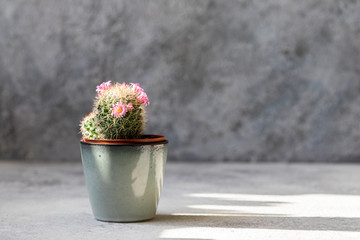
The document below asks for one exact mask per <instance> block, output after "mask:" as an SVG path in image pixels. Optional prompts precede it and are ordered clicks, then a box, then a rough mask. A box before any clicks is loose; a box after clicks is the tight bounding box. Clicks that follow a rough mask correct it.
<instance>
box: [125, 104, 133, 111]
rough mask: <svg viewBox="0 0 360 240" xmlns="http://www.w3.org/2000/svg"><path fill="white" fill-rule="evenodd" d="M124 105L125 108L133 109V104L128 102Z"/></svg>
mask: <svg viewBox="0 0 360 240" xmlns="http://www.w3.org/2000/svg"><path fill="white" fill-rule="evenodd" d="M125 107H126V109H127V110H132V109H134V107H133V105H132V104H131V103H130V104H125Z"/></svg>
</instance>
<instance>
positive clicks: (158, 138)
mask: <svg viewBox="0 0 360 240" xmlns="http://www.w3.org/2000/svg"><path fill="white" fill-rule="evenodd" d="M81 141H82V142H87V143H101V144H126V143H135V144H136V143H157V142H164V141H165V136H162V135H143V138H140V139H105V140H93V139H87V138H82V139H81Z"/></svg>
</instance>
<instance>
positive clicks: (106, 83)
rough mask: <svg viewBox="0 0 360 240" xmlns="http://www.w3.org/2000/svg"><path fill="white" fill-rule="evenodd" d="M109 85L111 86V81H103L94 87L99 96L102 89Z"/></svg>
mask: <svg viewBox="0 0 360 240" xmlns="http://www.w3.org/2000/svg"><path fill="white" fill-rule="evenodd" d="M110 86H111V81H107V82H103V83H102V84H100V85H99V86H97V87H96V92H97V93H98V95H99V96H100V95H101V92H102V91H104V90H105V89H108V88H110Z"/></svg>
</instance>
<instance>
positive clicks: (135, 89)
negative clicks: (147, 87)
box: [130, 83, 144, 94]
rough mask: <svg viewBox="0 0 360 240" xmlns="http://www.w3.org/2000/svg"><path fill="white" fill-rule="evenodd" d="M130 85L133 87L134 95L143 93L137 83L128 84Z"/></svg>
mask: <svg viewBox="0 0 360 240" xmlns="http://www.w3.org/2000/svg"><path fill="white" fill-rule="evenodd" d="M130 84H131V85H132V86H133V88H134V91H135V92H136V93H138V94H140V93H142V92H144V89H142V88H141V87H140V85H139V84H138V83H130Z"/></svg>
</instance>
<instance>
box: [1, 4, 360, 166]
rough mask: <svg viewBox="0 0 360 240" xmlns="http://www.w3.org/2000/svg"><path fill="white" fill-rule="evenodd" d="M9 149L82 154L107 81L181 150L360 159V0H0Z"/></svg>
mask: <svg viewBox="0 0 360 240" xmlns="http://www.w3.org/2000/svg"><path fill="white" fill-rule="evenodd" d="M0 6H1V7H0V33H1V34H0V53H1V54H0V126H1V131H0V158H2V159H35V160H39V159H40V160H44V161H50V159H51V160H53V161H59V160H69V161H71V160H72V159H77V158H78V151H79V150H78V139H79V136H78V135H77V132H78V124H79V121H80V119H81V118H82V116H84V115H85V114H87V113H88V112H89V111H90V108H91V105H92V98H93V97H94V94H95V87H96V85H98V84H99V83H101V82H102V81H105V80H113V81H127V82H139V83H140V84H141V85H142V86H143V87H144V88H145V90H147V93H148V95H149V98H150V101H151V105H150V107H149V109H148V110H149V111H148V113H149V124H148V131H147V132H148V133H154V134H164V135H166V136H167V137H168V139H169V140H170V143H171V144H170V146H169V147H170V151H169V155H170V157H171V159H174V160H178V161H182V160H191V161H192V160H194V159H196V160H203V161H248V162H256V161H319V162H327V161H332V162H335V161H357V162H359V161H360V147H359V146H360V124H359V123H360V94H359V93H360V81H359V75H360V64H359V62H360V41H359V39H360V25H359V22H360V14H359V12H360V1H357V0H351V1H339V0H327V1H319V0H303V1H249V0H230V1H212V0H201V1H194V0H190V1H178V0H153V1H143V0H107V1H98V0H62V1H59V0H11V1H10V0H0Z"/></svg>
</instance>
